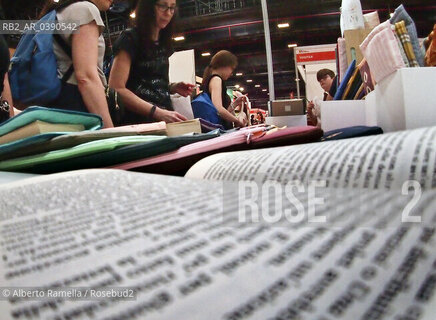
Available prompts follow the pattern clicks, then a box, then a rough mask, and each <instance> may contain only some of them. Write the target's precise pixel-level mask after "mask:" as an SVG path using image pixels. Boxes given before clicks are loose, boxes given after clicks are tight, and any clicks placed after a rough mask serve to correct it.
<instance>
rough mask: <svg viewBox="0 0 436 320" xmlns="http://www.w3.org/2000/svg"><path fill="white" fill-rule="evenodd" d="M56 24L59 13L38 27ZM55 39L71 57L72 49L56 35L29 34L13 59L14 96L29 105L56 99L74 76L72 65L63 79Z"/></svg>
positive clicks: (49, 15)
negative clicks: (59, 71)
mask: <svg viewBox="0 0 436 320" xmlns="http://www.w3.org/2000/svg"><path fill="white" fill-rule="evenodd" d="M51 22H56V10H52V11H50V12H49V13H47V14H46V15H45V16H44V17H42V18H41V19H40V20H39V21H38V23H37V24H36V29H38V24H40V23H51ZM53 39H55V40H56V41H57V43H59V45H60V46H61V48H62V49H63V50H64V51H65V52H66V53H67V54H69V55H70V56H71V48H70V47H69V46H68V45H67V44H66V42H65V41H64V40H63V39H62V38H61V37H60V36H59V34H53V33H42V32H41V33H35V32H33V34H32V33H31V32H27V33H25V34H24V35H23V36H22V38H21V40H20V42H19V43H18V46H17V50H16V51H15V54H14V56H13V57H12V58H11V65H10V70H9V82H10V86H11V91H12V96H13V98H14V99H16V100H18V101H20V102H21V103H23V104H25V105H45V104H47V103H49V102H50V101H53V100H54V99H56V98H57V97H58V96H59V94H60V92H61V88H62V82H66V81H67V80H68V78H69V77H70V76H71V74H72V73H73V67H72V66H70V68H69V69H68V71H67V72H66V73H65V74H64V76H63V77H62V79H60V78H59V75H58V74H59V73H58V66H57V62H56V56H55V54H54V52H53Z"/></svg>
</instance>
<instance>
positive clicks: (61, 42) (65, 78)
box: [53, 33, 74, 82]
mask: <svg viewBox="0 0 436 320" xmlns="http://www.w3.org/2000/svg"><path fill="white" fill-rule="evenodd" d="M53 39H55V40H56V42H57V43H58V44H59V46H60V47H61V48H62V50H63V51H64V52H65V53H66V54H67V55H68V56H69V57H70V59H71V66H70V67H69V68H68V70H67V72H65V74H64V75H63V77H62V82H67V81H68V79H70V77H71V75H72V74H73V72H74V65H73V54H72V52H71V47H70V46H69V45H68V44H67V42H66V41H65V40H64V39H63V38H62V37H61V36H60V34H57V33H55V34H53Z"/></svg>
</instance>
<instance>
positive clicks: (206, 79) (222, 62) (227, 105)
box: [193, 50, 247, 128]
mask: <svg viewBox="0 0 436 320" xmlns="http://www.w3.org/2000/svg"><path fill="white" fill-rule="evenodd" d="M237 65H238V59H237V58H236V56H235V55H234V54H233V53H231V52H229V51H227V50H221V51H219V52H217V53H216V54H215V55H214V56H213V57H212V60H211V62H210V64H209V66H207V67H206V69H205V70H204V74H203V82H202V84H201V89H202V90H203V92H205V93H206V94H208V96H209V97H210V99H211V100H212V103H213V105H214V107H215V108H216V110H217V112H218V116H219V118H221V123H220V124H224V126H225V127H226V128H229V127H231V125H230V123H232V122H233V123H234V124H235V126H237V127H245V126H246V125H247V122H246V121H241V120H240V119H238V118H237V117H236V116H235V115H233V113H232V112H233V110H234V109H235V108H236V107H237V106H239V105H241V104H242V103H243V102H244V101H245V100H246V99H245V96H241V97H238V98H237V99H236V100H235V101H233V102H231V99H230V97H229V96H228V95H227V87H226V83H225V81H226V80H227V79H228V78H229V77H230V76H231V75H232V73H233V71H234V70H235V69H236V67H237ZM193 109H194V110H193V111H194V116H196V107H195V106H193ZM198 111H200V114H201V110H198ZM206 120H210V119H206Z"/></svg>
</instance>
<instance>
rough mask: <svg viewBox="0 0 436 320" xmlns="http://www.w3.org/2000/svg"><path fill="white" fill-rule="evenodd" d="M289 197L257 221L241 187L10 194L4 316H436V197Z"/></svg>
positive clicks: (79, 176)
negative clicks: (247, 211) (247, 208)
mask: <svg viewBox="0 0 436 320" xmlns="http://www.w3.org/2000/svg"><path fill="white" fill-rule="evenodd" d="M242 183H246V182H242ZM280 186H281V185H280V184H271V185H270V187H271V188H275V191H276V196H275V197H274V198H273V200H274V202H272V203H269V204H268V203H266V202H264V203H263V204H262V206H260V207H261V208H263V209H262V212H261V215H260V217H258V218H260V219H257V221H256V220H255V219H254V217H255V212H254V211H255V210H254V207H252V212H251V219H247V216H245V217H244V216H243V214H241V208H242V207H243V206H246V205H247V203H244V201H245V200H244V199H241V193H240V186H238V184H233V183H223V182H211V181H192V180H190V179H184V178H176V177H165V176H157V175H147V174H141V173H131V172H123V171H111V170H88V171H81V172H76V173H68V174H60V175H54V176H47V177H42V178H30V179H27V180H23V181H22V182H16V183H12V184H11V185H10V186H8V187H4V186H0V250H1V256H2V260H1V262H0V277H1V287H2V288H1V290H0V310H1V318H2V320H3V319H5V320H7V319H90V318H92V319H123V320H125V319H144V318H147V319H171V320H173V319H229V320H231V319H232V320H233V319H323V320H329V319H330V320H334V319H362V320H363V319H405V317H406V316H410V315H411V314H412V315H414V316H415V317H414V318H413V319H434V314H435V306H436V296H435V294H434V291H435V283H436V280H435V274H436V269H435V265H436V264H435V261H436V252H435V250H434V246H435V244H436V239H435V230H436V229H435V224H434V222H435V221H436V214H435V212H434V207H435V205H436V197H435V196H436V192H435V191H434V190H428V191H424V192H423V193H422V194H419V196H418V199H417V200H418V201H416V202H413V203H412V202H411V201H413V200H414V199H415V197H416V194H413V193H411V194H408V195H407V193H406V195H403V194H402V193H398V192H397V191H394V190H391V191H386V192H383V193H380V192H378V191H377V190H357V189H355V190H342V189H337V190H329V189H327V188H318V189H317V190H315V191H314V194H311V193H310V191H304V190H301V189H298V192H297V191H296V190H289V189H280ZM292 195H293V196H292ZM281 196H282V197H283V204H281V203H279V202H280V201H279V199H280V198H281ZM262 199H263V200H262V201H266V198H265V197H262ZM285 200H289V201H285ZM312 200H313V201H315V202H316V203H311V201H312ZM351 200H352V201H351ZM241 201H242V204H243V205H242V206H241ZM411 203H412V207H413V210H412V211H410V213H409V212H406V215H404V210H405V209H406V207H407V206H408V205H410V204H411ZM311 207H312V209H313V210H312V211H316V212H312V213H311V209H310V208H311ZM272 208H275V210H272ZM281 209H283V210H281ZM296 209H298V210H296ZM300 213H302V214H303V215H302V216H300V217H299V215H300ZM315 216H316V217H315ZM323 216H324V217H325V219H324V220H323V219H320V218H322V217H323ZM298 217H299V218H298ZM404 217H406V218H419V219H420V220H421V223H410V222H408V223H403V222H402V218H404ZM314 218H316V219H314ZM20 288H21V289H22V290H24V289H23V288H25V289H26V291H25V292H30V293H31V294H30V293H29V294H24V297H22V296H21V293H20V292H18V293H17V290H18V289H20ZM73 288H76V290H78V291H77V293H74V294H72V295H70V296H60V294H61V293H62V292H63V291H62V290H65V291H68V292H70V293H71V292H72V290H73ZM123 288H125V290H127V291H122V290H123ZM79 289H80V290H79ZM105 290H106V291H105ZM111 290H112V291H111ZM113 290H115V294H114V291H113ZM116 290H118V291H116ZM88 291H89V292H88ZM34 292H37V293H34ZM41 292H42V293H41ZM50 292H51V293H50ZM54 292H55V293H56V292H57V293H56V294H54ZM93 292H94V293H93ZM111 292H112V293H111ZM78 293H81V294H80V295H79V294H78ZM38 294H39V296H38ZM85 294H86V295H85ZM103 294H105V295H106V296H105V297H103V298H102V295H103ZM408 319H409V318H408Z"/></svg>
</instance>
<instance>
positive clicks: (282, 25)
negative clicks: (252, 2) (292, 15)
mask: <svg viewBox="0 0 436 320" xmlns="http://www.w3.org/2000/svg"><path fill="white" fill-rule="evenodd" d="M277 27H279V28H289V23H287V22H285V23H279V24H278V25H277Z"/></svg>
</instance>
